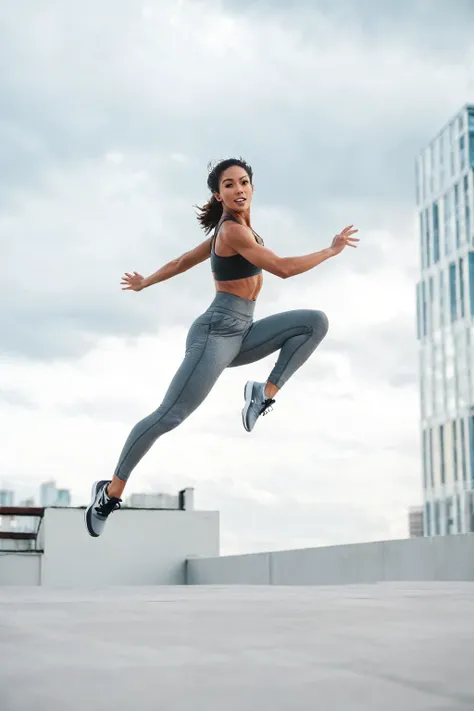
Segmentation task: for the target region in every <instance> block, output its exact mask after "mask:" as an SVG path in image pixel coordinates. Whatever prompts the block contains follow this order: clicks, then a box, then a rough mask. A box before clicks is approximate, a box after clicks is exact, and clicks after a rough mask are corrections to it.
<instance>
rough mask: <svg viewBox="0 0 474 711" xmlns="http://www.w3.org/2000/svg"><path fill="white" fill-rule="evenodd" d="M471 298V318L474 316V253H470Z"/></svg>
mask: <svg viewBox="0 0 474 711" xmlns="http://www.w3.org/2000/svg"><path fill="white" fill-rule="evenodd" d="M468 259H469V298H470V301H471V316H474V252H469V258H468Z"/></svg>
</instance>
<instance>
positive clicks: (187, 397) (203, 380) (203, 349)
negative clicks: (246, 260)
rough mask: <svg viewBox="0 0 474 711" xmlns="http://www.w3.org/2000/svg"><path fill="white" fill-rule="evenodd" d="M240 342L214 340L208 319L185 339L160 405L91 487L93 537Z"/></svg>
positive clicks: (198, 323)
mask: <svg viewBox="0 0 474 711" xmlns="http://www.w3.org/2000/svg"><path fill="white" fill-rule="evenodd" d="M240 343H241V339H240V338H233V337H228V338H216V337H215V336H212V335H211V334H210V322H209V316H208V315H204V316H203V317H200V319H197V320H196V322H195V323H194V324H193V326H192V327H191V329H190V331H189V334H188V339H187V343H186V354H185V357H184V360H183V362H182V363H181V366H180V367H179V369H178V371H177V372H176V374H175V376H174V378H173V380H172V381H171V384H170V386H169V388H168V391H167V392H166V395H165V397H164V399H163V402H162V403H161V405H160V406H159V407H158V409H157V410H155V411H154V412H152V413H151V415H148V416H147V417H145V418H144V419H143V420H141V421H140V422H138V424H136V425H135V427H134V428H133V429H132V431H131V432H130V434H129V436H128V438H127V440H126V442H125V445H124V447H123V449H122V453H121V455H120V458H119V461H118V464H117V467H116V469H115V474H114V476H113V479H112V481H111V482H109V481H107V480H103V481H98V482H96V483H95V484H94V485H93V487H92V495H91V502H90V504H89V506H88V508H87V509H86V514H85V516H86V527H87V529H88V531H89V534H90V535H91V536H99V535H100V534H101V533H102V531H103V529H104V526H105V523H106V520H107V517H108V516H109V514H110V513H111V512H112V511H113V510H114V509H115V508H118V507H119V506H120V502H121V499H120V496H121V494H122V492H123V489H124V488H125V484H126V482H127V480H128V477H129V475H130V473H131V472H132V471H133V469H134V468H135V467H136V466H137V464H138V462H139V461H140V460H141V459H142V458H143V456H144V455H145V454H146V453H147V452H148V450H149V449H150V448H151V446H152V445H153V444H154V443H155V442H156V440H157V439H158V438H159V437H161V435H163V434H165V432H169V431H170V430H172V429H174V428H175V427H177V426H178V425H179V424H181V423H182V422H183V421H184V420H185V419H186V418H187V417H189V415H190V414H191V413H192V412H194V410H196V408H197V407H198V406H199V405H200V404H201V403H202V402H203V400H204V399H205V398H206V397H207V395H208V394H209V392H210V391H211V389H212V387H213V386H214V384H215V382H216V380H217V379H218V377H219V375H220V374H221V373H222V371H223V370H224V369H225V368H226V366H227V365H228V363H229V362H231V361H232V359H233V358H234V357H235V354H236V353H237V352H238V350H239V348H240Z"/></svg>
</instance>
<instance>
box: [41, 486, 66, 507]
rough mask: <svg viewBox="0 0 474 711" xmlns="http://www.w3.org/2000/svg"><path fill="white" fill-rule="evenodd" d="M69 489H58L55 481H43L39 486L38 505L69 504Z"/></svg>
mask: <svg viewBox="0 0 474 711" xmlns="http://www.w3.org/2000/svg"><path fill="white" fill-rule="evenodd" d="M70 505H71V492H70V491H69V489H58V488H57V487H56V482H55V481H45V482H43V483H42V484H41V486H40V506H44V507H47V506H70Z"/></svg>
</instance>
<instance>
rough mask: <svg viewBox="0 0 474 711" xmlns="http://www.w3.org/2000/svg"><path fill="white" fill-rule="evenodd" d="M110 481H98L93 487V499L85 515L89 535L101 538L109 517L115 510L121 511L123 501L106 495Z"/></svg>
mask: <svg viewBox="0 0 474 711" xmlns="http://www.w3.org/2000/svg"><path fill="white" fill-rule="evenodd" d="M109 484H110V481H105V480H104V481H96V482H95V483H94V485H93V486H92V495H91V496H92V498H91V502H90V504H89V506H88V507H87V509H86V513H85V522H86V528H87V530H88V532H89V535H91V536H94V538H97V536H100V534H101V533H102V531H103V530H104V526H105V524H106V522H107V517H108V515H109V514H111V513H112V511H115V509H119V508H120V505H121V502H122V499H118V498H117V497H115V496H108V495H107V493H106V489H107V486H108V485H109Z"/></svg>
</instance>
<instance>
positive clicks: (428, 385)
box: [416, 105, 474, 536]
mask: <svg viewBox="0 0 474 711" xmlns="http://www.w3.org/2000/svg"><path fill="white" fill-rule="evenodd" d="M473 177H474V105H466V106H464V107H463V108H462V109H461V110H460V111H459V113H458V114H457V115H456V116H455V117H454V118H453V119H452V120H451V121H450V122H449V123H448V125H447V126H445V127H444V128H443V129H442V130H441V131H440V132H439V133H438V135H437V136H436V137H435V138H434V139H433V140H432V141H431V143H430V144H429V145H428V146H427V148H426V149H425V150H424V151H423V152H422V153H421V155H420V156H419V157H418V159H417V161H416V192H417V195H416V200H417V212H418V232H419V240H420V266H421V276H420V281H419V282H418V284H417V331H418V334H417V335H418V341H419V375H420V404H421V423H420V424H421V444H422V464H423V491H424V512H423V519H424V533H425V535H428V536H430V535H431V536H436V535H447V534H450V533H467V532H469V531H474V214H473V213H474V197H473V195H474V193H473Z"/></svg>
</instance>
